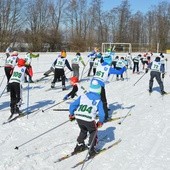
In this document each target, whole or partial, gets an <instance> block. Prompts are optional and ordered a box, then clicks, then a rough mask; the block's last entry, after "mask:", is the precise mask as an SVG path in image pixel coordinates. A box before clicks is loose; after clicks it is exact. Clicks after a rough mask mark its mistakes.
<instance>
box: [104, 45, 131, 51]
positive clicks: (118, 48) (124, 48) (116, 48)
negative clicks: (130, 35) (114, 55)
mask: <svg viewBox="0 0 170 170" xmlns="http://www.w3.org/2000/svg"><path fill="white" fill-rule="evenodd" d="M107 49H111V51H116V52H120V53H122V52H123V53H131V52H132V45H131V43H102V47H101V52H102V53H105V52H106V51H107Z"/></svg>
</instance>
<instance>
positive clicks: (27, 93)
mask: <svg viewBox="0 0 170 170" xmlns="http://www.w3.org/2000/svg"><path fill="white" fill-rule="evenodd" d="M27 88H28V92H27V119H28V108H29V92H30V91H29V88H30V82H29V81H28V86H27Z"/></svg>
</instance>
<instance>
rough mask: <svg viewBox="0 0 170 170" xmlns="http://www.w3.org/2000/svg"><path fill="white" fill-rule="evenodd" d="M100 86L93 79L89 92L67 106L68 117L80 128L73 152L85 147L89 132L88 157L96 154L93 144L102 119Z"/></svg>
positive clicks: (94, 144)
mask: <svg viewBox="0 0 170 170" xmlns="http://www.w3.org/2000/svg"><path fill="white" fill-rule="evenodd" d="M100 93H101V86H100V84H99V83H98V82H97V81H96V80H93V81H92V82H91V84H90V89H89V92H88V93H86V94H84V95H81V96H80V97H79V98H78V99H76V100H75V101H74V102H73V103H71V104H70V107H69V112H70V115H69V119H70V120H71V121H72V120H74V119H76V120H77V123H78V125H79V128H80V133H79V136H78V138H77V142H78V143H77V145H76V147H75V149H74V153H78V152H81V151H83V150H85V149H86V145H85V143H84V140H85V139H86V137H87V133H88V132H89V134H90V136H89V142H88V146H89V147H90V148H91V149H90V150H89V155H88V157H89V158H90V157H93V156H94V155H95V154H96V151H95V146H96V144H97V127H101V126H102V125H103V121H104V110H103V104H102V101H101V97H100ZM97 111H98V117H99V121H98V122H97V123H96V121H95V117H96V114H97Z"/></svg>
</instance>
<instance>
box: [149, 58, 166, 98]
mask: <svg viewBox="0 0 170 170" xmlns="http://www.w3.org/2000/svg"><path fill="white" fill-rule="evenodd" d="M148 69H150V70H151V71H150V80H149V92H150V93H152V87H153V80H154V78H155V79H156V81H157V83H158V84H159V87H160V90H161V95H164V94H166V92H165V91H164V85H163V81H162V80H161V73H164V72H165V70H164V69H163V67H162V64H161V62H160V57H156V58H155V61H153V62H151V63H150V64H149V65H148V68H147V69H146V73H147V72H148Z"/></svg>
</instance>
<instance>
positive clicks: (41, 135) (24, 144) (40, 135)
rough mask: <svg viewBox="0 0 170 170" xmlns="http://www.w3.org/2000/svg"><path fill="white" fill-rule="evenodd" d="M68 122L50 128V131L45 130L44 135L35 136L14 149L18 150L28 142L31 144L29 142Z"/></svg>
mask: <svg viewBox="0 0 170 170" xmlns="http://www.w3.org/2000/svg"><path fill="white" fill-rule="evenodd" d="M69 121H70V120H67V121H65V122H63V123H61V124H59V125H57V126H55V127H53V128H51V129H49V130H47V131H46V132H44V133H42V134H40V135H38V136H36V137H34V138H32V139H30V140H28V141H27V142H25V143H23V144H21V145H19V146H16V147H15V149H17V150H18V149H19V148H20V147H21V146H24V145H25V144H27V143H29V142H31V141H33V140H35V139H37V138H39V137H41V136H43V135H45V134H47V133H48V132H50V131H52V130H54V129H56V128H58V127H60V126H62V125H64V124H66V123H67V122H69Z"/></svg>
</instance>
